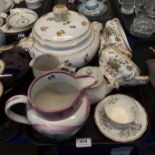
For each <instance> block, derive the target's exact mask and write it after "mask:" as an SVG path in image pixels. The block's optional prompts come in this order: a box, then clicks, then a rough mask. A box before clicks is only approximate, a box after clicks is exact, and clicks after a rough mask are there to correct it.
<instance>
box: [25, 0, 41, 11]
mask: <svg viewBox="0 0 155 155" xmlns="http://www.w3.org/2000/svg"><path fill="white" fill-rule="evenodd" d="M25 3H26V5H27V8H29V9H38V8H40V7H41V1H40V0H25Z"/></svg>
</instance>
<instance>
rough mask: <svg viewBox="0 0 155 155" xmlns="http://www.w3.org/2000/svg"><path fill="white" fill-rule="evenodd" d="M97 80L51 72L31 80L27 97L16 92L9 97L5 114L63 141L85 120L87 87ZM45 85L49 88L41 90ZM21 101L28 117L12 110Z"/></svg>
mask: <svg viewBox="0 0 155 155" xmlns="http://www.w3.org/2000/svg"><path fill="white" fill-rule="evenodd" d="M95 82H96V81H95V79H94V78H93V77H91V76H81V77H75V76H73V75H72V74H69V73H68V72H63V71H53V72H52V71H51V72H48V73H46V74H43V75H42V76H40V77H38V78H36V79H35V80H34V81H33V82H32V83H31V85H30V86H29V89H28V93H27V96H24V95H16V96H13V97H11V98H10V99H8V101H7V102H6V105H5V112H6V115H7V116H8V117H9V118H10V119H12V120H14V121H17V122H20V123H25V124H30V125H32V126H33V127H34V128H35V129H36V130H37V131H38V132H40V133H42V134H44V135H45V136H48V137H49V138H55V139H58V140H59V139H61V140H64V138H69V137H70V136H72V135H73V134H75V133H76V132H77V131H78V130H79V129H80V128H81V126H82V125H83V123H84V122H85V121H86V119H87V117H88V114H89V109H90V101H89V98H88V96H87V95H86V89H87V88H88V87H90V86H91V85H93V84H94V83H95ZM56 85H57V87H55V86H56ZM49 86H50V87H49ZM71 86H72V89H71ZM44 87H49V88H48V90H45V89H42V88H44ZM73 88H74V89H73ZM40 91H41V92H40ZM49 91H50V92H49ZM39 92H40V93H39ZM49 93H50V94H49ZM43 94H44V95H43ZM49 95H50V96H51V95H53V96H52V97H50V96H49ZM37 98H38V99H37ZM36 99H37V100H36ZM66 99H67V100H66ZM45 100H46V101H45ZM60 100H63V103H62V101H60ZM48 102H49V103H50V104H49V103H48ZM19 103H23V104H26V107H27V110H26V111H27V117H26V116H22V115H19V114H17V113H15V112H13V111H12V110H11V107H12V106H14V105H16V104H19Z"/></svg>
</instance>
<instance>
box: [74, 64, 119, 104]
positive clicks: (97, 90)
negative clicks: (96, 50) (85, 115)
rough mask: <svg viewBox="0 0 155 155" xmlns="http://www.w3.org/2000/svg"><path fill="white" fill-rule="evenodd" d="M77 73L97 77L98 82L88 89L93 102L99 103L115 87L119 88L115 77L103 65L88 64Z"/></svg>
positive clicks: (77, 74)
mask: <svg viewBox="0 0 155 155" xmlns="http://www.w3.org/2000/svg"><path fill="white" fill-rule="evenodd" d="M75 74H76V76H81V75H91V76H93V77H94V78H95V79H96V81H97V83H96V84H95V85H93V86H91V87H90V88H88V89H87V93H88V96H89V98H90V101H91V104H94V103H97V102H98V101H100V100H101V99H103V98H104V97H105V96H106V95H107V94H108V93H110V92H111V91H112V90H113V89H114V88H117V83H116V81H115V79H114V78H113V77H112V76H111V75H110V74H109V75H108V73H106V72H105V71H104V69H103V68H102V67H97V66H86V67H83V68H81V69H79V70H78V71H77V72H76V73H75Z"/></svg>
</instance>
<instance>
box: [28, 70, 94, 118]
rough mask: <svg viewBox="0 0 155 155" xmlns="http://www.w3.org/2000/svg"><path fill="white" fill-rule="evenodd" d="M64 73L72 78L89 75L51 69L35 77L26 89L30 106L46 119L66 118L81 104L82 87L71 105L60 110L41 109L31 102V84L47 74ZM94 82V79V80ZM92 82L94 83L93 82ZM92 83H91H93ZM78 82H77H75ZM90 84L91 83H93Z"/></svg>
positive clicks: (83, 90)
mask: <svg viewBox="0 0 155 155" xmlns="http://www.w3.org/2000/svg"><path fill="white" fill-rule="evenodd" d="M57 73H58V74H65V75H69V76H70V77H72V78H73V79H75V80H76V79H77V78H88V77H90V76H89V75H84V76H79V77H75V76H74V75H72V74H70V73H68V72H64V71H52V72H48V73H46V74H44V75H41V76H40V77H38V78H36V79H35V80H34V81H33V82H32V83H31V85H30V87H29V89H28V102H29V104H30V106H31V107H32V108H34V109H35V110H36V111H37V112H39V113H40V114H41V115H42V116H43V117H44V118H46V119H48V120H59V119H62V118H66V117H68V116H70V115H72V114H73V113H74V112H76V111H77V109H78V108H79V106H80V105H81V96H82V94H84V93H85V89H82V90H80V91H79V92H78V95H77V97H76V98H75V100H74V101H73V102H72V104H71V106H69V107H67V108H65V109H60V110H48V109H43V108H40V107H37V105H36V104H34V103H33V101H32V89H33V86H34V85H35V83H36V82H38V81H39V80H40V79H42V78H44V77H46V76H48V75H52V74H57ZM95 82H96V81H95ZM95 82H94V83H95ZM94 83H93V84H94ZM77 84H78V82H77ZM93 84H92V85H93Z"/></svg>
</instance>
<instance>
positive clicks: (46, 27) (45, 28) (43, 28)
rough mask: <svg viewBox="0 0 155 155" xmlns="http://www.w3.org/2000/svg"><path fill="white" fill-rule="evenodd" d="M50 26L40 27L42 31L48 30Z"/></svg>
mask: <svg viewBox="0 0 155 155" xmlns="http://www.w3.org/2000/svg"><path fill="white" fill-rule="evenodd" d="M48 28H49V26H42V27H40V29H41V31H43V32H46V30H47V29H48Z"/></svg>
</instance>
